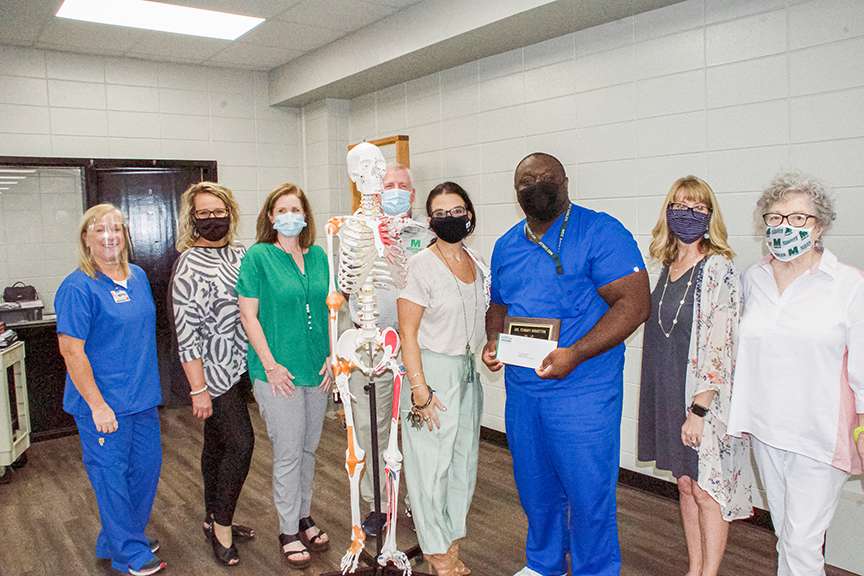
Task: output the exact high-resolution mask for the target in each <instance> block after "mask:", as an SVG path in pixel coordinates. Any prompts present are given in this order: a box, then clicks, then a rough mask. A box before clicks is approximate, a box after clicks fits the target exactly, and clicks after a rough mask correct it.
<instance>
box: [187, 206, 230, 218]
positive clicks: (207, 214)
mask: <svg viewBox="0 0 864 576" xmlns="http://www.w3.org/2000/svg"><path fill="white" fill-rule="evenodd" d="M227 215H228V210H225V209H224V208H217V209H216V210H196V211H195V217H196V218H198V219H199V220H203V219H204V218H224V217H225V216H227Z"/></svg>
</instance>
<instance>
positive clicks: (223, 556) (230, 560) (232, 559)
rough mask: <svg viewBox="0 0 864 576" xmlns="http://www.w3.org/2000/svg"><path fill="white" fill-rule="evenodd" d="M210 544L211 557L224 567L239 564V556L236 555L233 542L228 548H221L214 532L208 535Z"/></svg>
mask: <svg viewBox="0 0 864 576" xmlns="http://www.w3.org/2000/svg"><path fill="white" fill-rule="evenodd" d="M210 544H212V545H213V556H214V557H215V558H216V560H217V561H218V562H219V563H220V564H223V565H225V566H236V565H237V564H239V563H240V555H239V554H238V553H237V547H236V546H235V545H234V542H231V546H229V547H228V548H226V547H224V546H222V543H221V542H219V538H217V537H216V532H211V533H210Z"/></svg>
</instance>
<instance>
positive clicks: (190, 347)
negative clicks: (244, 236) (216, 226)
mask: <svg viewBox="0 0 864 576" xmlns="http://www.w3.org/2000/svg"><path fill="white" fill-rule="evenodd" d="M245 253H246V249H245V248H244V247H243V246H241V245H236V246H223V247H221V248H205V247H198V246H195V247H192V248H190V249H189V250H186V251H185V252H183V253H182V254H181V255H180V257H179V258H178V259H177V265H176V267H175V270H174V277H173V281H172V290H171V297H172V300H173V306H174V321H175V326H176V330H177V344H178V349H179V352H180V361H181V362H184V363H185V362H191V361H192V360H195V359H196V358H201V361H202V363H203V365H204V378H205V381H206V382H207V388H208V389H209V390H210V395H211V396H212V397H214V398H215V397H217V396H219V395H221V394H223V393H225V392H227V391H228V389H229V388H231V386H233V385H234V384H236V383H237V381H238V380H239V379H240V376H241V375H242V374H243V373H244V372H245V371H246V348H247V337H246V332H245V331H244V330H243V325H242V324H241V323H240V309H239V307H238V306H237V293H236V292H235V290H234V288H235V286H236V285H237V275H238V273H239V271H240V261H241V260H242V259H243V255H244V254H245Z"/></svg>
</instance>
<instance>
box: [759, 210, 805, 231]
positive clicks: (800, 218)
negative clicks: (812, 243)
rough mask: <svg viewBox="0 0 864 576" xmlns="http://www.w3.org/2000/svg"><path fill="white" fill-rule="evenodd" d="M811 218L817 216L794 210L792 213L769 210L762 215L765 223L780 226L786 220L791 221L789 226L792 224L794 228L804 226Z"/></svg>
mask: <svg viewBox="0 0 864 576" xmlns="http://www.w3.org/2000/svg"><path fill="white" fill-rule="evenodd" d="M810 218H816V216H813V215H812V214H805V213H804V212H793V213H791V214H780V213H779V212H768V213H767V214H763V215H762V220H764V221H765V224H767V225H768V226H780V225H781V224H783V221H784V220H785V221H786V222H788V223H789V226H792V227H793V228H804V226H806V225H807V222H808V221H809V220H810Z"/></svg>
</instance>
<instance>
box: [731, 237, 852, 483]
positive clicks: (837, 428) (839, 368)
mask: <svg viewBox="0 0 864 576" xmlns="http://www.w3.org/2000/svg"><path fill="white" fill-rule="evenodd" d="M772 258H773V257H772V256H770V255H769V256H766V257H765V258H763V259H762V260H761V261H760V262H758V263H757V264H754V265H753V266H751V267H750V268H749V269H748V270H747V272H745V273H744V276H743V278H742V288H743V296H744V312H743V315H742V318H741V326H740V332H739V334H740V340H739V345H738V360H737V365H736V369H735V380H734V386H733V393H732V405H731V409H730V415H729V427H728V433H729V434H731V435H736V436H737V435H741V433H743V432H748V433H750V434H752V435H753V436H755V437H756V438H758V439H759V440H760V441H761V442H763V443H765V444H768V445H769V446H772V447H774V448H779V449H781V450H786V451H790V452H795V453H797V454H803V455H804V456H807V457H809V458H812V459H814V460H816V461H818V462H823V463H825V464H829V465H831V466H834V467H835V468H838V469H840V470H843V471H844V472H847V473H851V474H859V473H860V472H861V458H860V457H859V455H858V452H857V450H856V449H855V444H854V443H853V439H852V430H853V429H854V428H855V427H856V426H857V425H858V424H857V422H858V417H857V414H856V412H857V413H864V275H862V272H860V271H859V270H856V269H855V268H852V267H851V266H847V265H845V264H841V263H840V262H838V261H837V257H836V256H835V255H834V254H832V253H831V252H829V251H828V250H825V251H824V252H823V254H822V258H821V259H820V260H819V262H818V263H817V264H815V265H814V266H813V267H812V268H811V269H810V270H808V271H807V272H805V273H804V274H803V275H802V276H800V277H799V278H797V279H796V280H795V281H794V282H792V283H791V284H790V285H789V286H788V287H787V288H786V290H785V291H784V292H783V295H782V296H781V295H780V294H779V291H778V289H777V284H776V282H775V280H774V273H773V269H772V268H771V260H772Z"/></svg>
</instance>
